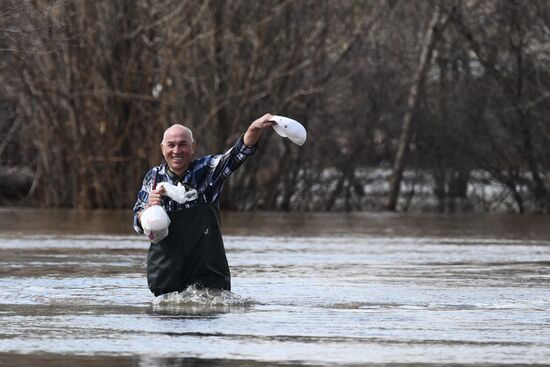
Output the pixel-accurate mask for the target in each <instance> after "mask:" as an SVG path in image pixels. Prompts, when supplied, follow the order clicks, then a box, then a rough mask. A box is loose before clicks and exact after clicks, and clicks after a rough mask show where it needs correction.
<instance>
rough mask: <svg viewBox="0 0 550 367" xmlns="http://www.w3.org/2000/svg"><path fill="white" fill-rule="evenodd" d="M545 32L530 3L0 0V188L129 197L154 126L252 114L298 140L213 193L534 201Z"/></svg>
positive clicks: (547, 127)
mask: <svg viewBox="0 0 550 367" xmlns="http://www.w3.org/2000/svg"><path fill="white" fill-rule="evenodd" d="M549 41H550V2H547V1H542V0H541V1H537V0H524V1H523V0H522V1H519V0H468V1H467V0H463V1H458V0H437V1H429V0H426V1H406V0H402V1H400V0H380V1H366V0H364V1H345V0H344V1H328V0H321V1H319V0H299V1H298V0H296V1H291V0H282V1H240V0H233V1H229V0H227V1H226V0H210V1H181V0H177V1H176V0H120V1H107V0H105V1H80V0H70V1H68V0H51V1H44V0H35V1H30V0H25V1H20V0H17V1H16V0H5V1H2V2H1V3H0V52H1V55H2V57H0V197H2V201H3V204H4V205H7V204H9V203H14V202H15V200H14V198H15V197H17V198H19V199H21V198H22V199H23V201H20V203H21V202H22V203H24V204H31V205H33V204H34V205H41V206H45V207H77V208H86V209H89V208H126V207H131V206H132V205H133V203H134V201H135V195H136V193H137V190H138V188H139V186H140V184H141V180H142V177H143V174H144V173H145V171H146V170H147V169H148V168H149V167H150V166H152V165H156V164H158V163H159V162H160V160H161V155H160V149H159V143H160V140H161V136H162V132H163V130H164V129H165V128H166V127H167V126H169V125H170V124H171V123H173V122H180V123H184V124H187V125H188V126H189V127H190V128H191V129H192V130H193V131H194V134H195V137H196V140H197V142H198V144H199V153H201V154H210V153H214V152H222V151H224V150H225V149H227V148H228V147H229V146H230V145H231V144H232V143H233V142H234V141H235V140H236V139H237V137H238V136H239V135H240V134H241V133H242V132H243V131H244V129H245V128H246V127H247V126H248V124H249V123H250V122H251V121H252V120H253V119H254V118H256V117H258V116H260V115H262V114H263V113H265V112H271V113H276V114H280V115H286V116H289V117H292V118H294V119H297V120H298V121H300V122H302V123H303V124H304V125H305V126H306V128H307V130H308V141H307V142H306V144H305V145H304V146H303V147H297V146H295V145H293V144H292V143H290V142H289V141H288V140H283V139H281V138H280V137H279V136H278V135H276V134H265V135H264V137H263V138H262V140H261V142H260V145H261V148H260V149H259V150H258V151H257V153H256V155H255V156H254V157H253V158H252V159H250V161H248V162H247V163H246V164H245V166H244V167H243V168H242V169H240V170H239V171H238V172H237V173H236V174H235V176H234V177H232V179H231V180H229V181H228V182H227V184H226V187H225V195H224V197H223V202H222V207H223V208H227V209H237V210H239V209H240V210H252V209H258V210H308V211H309V210H311V211H313V210H326V211H333V210H347V211H361V210H391V211H395V210H398V211H404V210H414V209H418V210H433V211H440V212H448V211H451V212H452V211H464V210H480V211H494V210H504V211H510V212H516V213H523V212H534V213H548V212H550V173H549V169H550V158H549V157H550V123H549V120H548V116H550V90H549V86H550V82H549V72H550V66H549V65H550V64H549V63H548V61H549V60H550V46H549V45H550V42H549ZM488 192H490V193H491V194H490V195H489V194H487V193H488ZM480 193H484V194H482V195H481V194H480ZM481 197H482V199H480V198H481ZM415 203H416V204H415Z"/></svg>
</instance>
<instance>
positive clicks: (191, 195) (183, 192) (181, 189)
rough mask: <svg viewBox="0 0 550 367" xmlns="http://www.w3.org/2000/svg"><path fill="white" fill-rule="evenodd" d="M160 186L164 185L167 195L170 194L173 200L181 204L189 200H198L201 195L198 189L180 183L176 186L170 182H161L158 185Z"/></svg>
mask: <svg viewBox="0 0 550 367" xmlns="http://www.w3.org/2000/svg"><path fill="white" fill-rule="evenodd" d="M157 186H158V187H164V190H165V191H166V195H168V196H169V197H170V198H171V199H172V200H174V201H177V202H178V203H179V204H184V203H186V202H188V201H193V200H197V199H198V197H199V195H198V194H197V190H195V189H189V190H187V188H186V187H185V186H183V185H182V184H181V182H180V183H178V186H174V185H172V184H170V183H168V182H161V183H159V184H158V185H157Z"/></svg>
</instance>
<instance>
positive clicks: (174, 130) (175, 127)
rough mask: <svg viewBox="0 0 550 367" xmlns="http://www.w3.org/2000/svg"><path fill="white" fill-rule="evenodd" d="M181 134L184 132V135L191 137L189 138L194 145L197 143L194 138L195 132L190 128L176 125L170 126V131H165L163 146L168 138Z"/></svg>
mask: <svg viewBox="0 0 550 367" xmlns="http://www.w3.org/2000/svg"><path fill="white" fill-rule="evenodd" d="M181 132H183V133H184V134H187V135H188V136H189V138H190V139H191V142H192V143H194V142H195V139H194V138H193V132H192V131H191V129H190V128H188V127H187V126H183V125H180V124H174V125H172V126H170V127H169V128H168V129H166V130H164V134H163V135H162V141H161V144H163V143H165V142H166V138H167V136H169V135H171V134H173V133H176V134H177V133H181Z"/></svg>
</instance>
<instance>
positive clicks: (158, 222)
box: [140, 205, 170, 243]
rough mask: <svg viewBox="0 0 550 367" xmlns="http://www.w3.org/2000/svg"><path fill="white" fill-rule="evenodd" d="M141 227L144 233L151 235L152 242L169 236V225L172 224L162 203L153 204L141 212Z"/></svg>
mask: <svg viewBox="0 0 550 367" xmlns="http://www.w3.org/2000/svg"><path fill="white" fill-rule="evenodd" d="M140 221H141V227H143V233H145V234H146V235H147V237H149V239H150V240H151V242H153V243H157V242H160V241H161V240H163V239H164V238H165V237H166V236H168V226H169V225H170V217H169V216H168V214H166V210H164V208H163V207H162V206H160V205H153V206H150V207H149V208H147V209H145V210H144V211H143V213H141V219H140Z"/></svg>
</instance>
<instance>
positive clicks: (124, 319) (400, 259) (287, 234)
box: [0, 210, 550, 366]
mask: <svg viewBox="0 0 550 367" xmlns="http://www.w3.org/2000/svg"><path fill="white" fill-rule="evenodd" d="M14 218H18V220H19V221H18V222H15V221H14ZM22 218H25V219H26V221H22ZM525 218H526V217H513V216H496V217H477V218H474V217H472V218H467V217H460V216H457V217H437V216H424V217H423V216H415V217H403V216H396V215H372V214H371V215H343V214H334V215H327V214H315V215H313V214H300V215H298V214H293V215H288V214H284V215H281V214H270V213H260V214H258V213H244V214H236V213H227V214H225V216H224V218H223V225H224V231H225V233H226V234H227V235H226V237H225V244H226V248H227V250H228V260H229V263H230V266H231V271H232V274H233V281H232V288H233V289H232V292H226V291H211V290H204V289H197V288H190V289H188V290H187V291H185V292H182V293H179V294H177V293H174V294H169V295H165V296H160V297H157V298H155V297H154V296H153V295H152V294H151V293H150V292H149V290H148V289H147V282H146V279H145V260H146V254H147V247H148V244H147V242H146V241H145V240H144V239H143V238H141V237H139V236H136V235H134V234H132V233H131V227H130V218H129V213H128V212H109V211H102V212H85V213H82V212H81V213H78V212H75V211H41V210H17V211H16V212H15V214H14V213H10V212H9V211H0V330H2V333H1V336H0V365H8V366H26V365H34V366H54V365H56V366H57V365H74V366H79V365H80V366H91V365H94V366H105V365H116V366H180V365H181V366H183V365H185V366H187V365H193V366H211V365H219V366H241V365H249V366H264V365H265V366H267V365H276V364H283V365H366V364H370V365H386V364H395V365H430V366H435V365H442V364H460V365H467V364H472V365H473V364H486V365H506V364H514V365H516V364H522V363H527V364H533V365H536V364H539V365H542V364H544V363H547V361H548V360H550V328H549V326H550V296H549V292H548V291H549V284H550V283H549V280H550V266H549V265H550V233H549V232H550V229H549V228H550V226H549V225H548V224H550V223H548V221H549V220H548V219H547V218H546V217H532V218H529V220H526V219H525Z"/></svg>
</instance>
